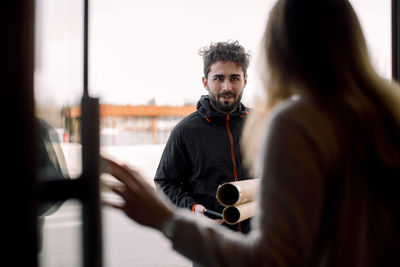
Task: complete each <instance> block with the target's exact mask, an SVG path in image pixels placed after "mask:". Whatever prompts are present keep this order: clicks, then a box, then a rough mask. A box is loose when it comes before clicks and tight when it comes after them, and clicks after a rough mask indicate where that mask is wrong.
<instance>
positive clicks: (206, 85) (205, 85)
mask: <svg viewBox="0 0 400 267" xmlns="http://www.w3.org/2000/svg"><path fill="white" fill-rule="evenodd" d="M201 80H202V82H203V86H204V88H206V90H207V91H208V81H207V79H206V77H204V76H203V77H202V78H201Z"/></svg>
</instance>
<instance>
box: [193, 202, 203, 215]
mask: <svg viewBox="0 0 400 267" xmlns="http://www.w3.org/2000/svg"><path fill="white" fill-rule="evenodd" d="M205 211H206V208H205V207H204V206H203V205H200V204H197V205H196V206H195V207H194V210H193V212H194V213H195V214H204V212H205Z"/></svg>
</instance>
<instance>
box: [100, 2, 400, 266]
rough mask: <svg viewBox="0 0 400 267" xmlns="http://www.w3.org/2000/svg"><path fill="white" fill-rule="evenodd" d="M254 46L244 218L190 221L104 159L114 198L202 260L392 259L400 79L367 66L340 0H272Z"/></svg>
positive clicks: (367, 262)
mask: <svg viewBox="0 0 400 267" xmlns="http://www.w3.org/2000/svg"><path fill="white" fill-rule="evenodd" d="M264 50H265V55H266V62H267V64H266V67H267V68H268V72H267V71H266V73H268V79H266V93H267V96H268V98H267V101H266V102H265V104H264V105H262V106H259V107H258V108H257V107H256V109H257V110H261V111H262V112H259V113H255V112H254V113H253V114H251V116H250V118H249V119H248V121H247V124H246V128H245V132H244V142H243V144H244V148H245V150H246V154H245V156H246V157H247V160H248V163H249V164H251V166H252V169H253V171H254V174H255V175H256V176H261V177H262V183H261V189H260V193H259V213H258V214H257V216H256V217H255V218H254V219H253V222H254V227H253V229H254V230H252V232H251V233H250V234H249V235H248V236H242V235H240V234H239V233H232V232H228V231H227V230H225V229H222V228H221V227H219V226H218V225H214V224H213V223H212V222H209V221H208V220H206V219H204V220H203V221H201V222H199V221H198V218H196V219H193V218H192V215H191V214H187V213H186V212H184V211H182V210H179V209H178V210H177V209H174V208H172V207H171V206H170V205H168V204H165V203H166V201H164V200H162V199H161V198H160V197H159V196H158V195H157V194H156V193H155V192H154V190H153V189H152V187H151V186H149V185H147V184H146V183H145V182H144V181H143V179H142V178H141V175H140V174H138V173H137V172H136V171H134V170H130V169H129V168H127V167H121V166H119V165H117V164H115V163H113V162H111V161H108V160H105V163H106V165H107V171H108V172H110V173H111V174H113V175H114V176H115V177H117V178H118V179H119V180H120V181H122V183H124V184H125V186H126V189H124V190H119V189H117V188H115V189H114V191H115V192H116V193H117V194H119V195H120V196H121V197H122V198H123V200H124V203H123V204H121V205H113V206H114V207H116V208H118V209H121V210H123V211H124V212H125V213H126V214H127V215H128V216H129V217H131V218H132V219H133V220H135V221H137V222H138V223H141V224H144V225H147V226H150V227H153V228H155V229H158V230H161V231H163V232H164V234H165V235H166V236H167V237H168V238H169V239H171V241H172V244H173V246H174V248H175V249H176V250H177V251H178V252H180V253H181V254H183V255H185V256H186V257H188V258H190V259H192V260H194V261H196V262H199V263H201V264H204V265H205V266H278V265H279V266H303V265H306V266H314V265H316V266H400V258H399V257H397V251H398V250H399V248H400V245H398V240H400V230H398V228H399V225H400V212H399V210H400V203H399V202H400V201H399V198H398V197H397V190H398V188H399V187H398V185H399V182H398V180H399V178H400V138H398V137H399V134H400V88H399V87H398V86H397V85H396V84H390V83H389V82H386V81H384V80H383V79H381V78H380V77H378V75H377V74H376V72H375V71H374V69H373V67H372V65H371V62H370V60H369V58H368V53H367V47H366V44H365V40H364V38H363V34H362V31H361V27H360V25H359V22H358V19H357V17H356V15H355V13H354V11H353V9H352V7H351V5H350V3H349V2H348V1H347V0H323V1H321V0H279V1H277V3H276V5H275V7H274V8H273V10H272V11H271V14H270V19H269V22H268V25H267V29H266V33H265V38H264ZM293 96H296V97H293Z"/></svg>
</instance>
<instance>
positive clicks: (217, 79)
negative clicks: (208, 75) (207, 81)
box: [215, 77, 223, 81]
mask: <svg viewBox="0 0 400 267" xmlns="http://www.w3.org/2000/svg"><path fill="white" fill-rule="evenodd" d="M222 79H223V78H222V77H215V80H216V81H222Z"/></svg>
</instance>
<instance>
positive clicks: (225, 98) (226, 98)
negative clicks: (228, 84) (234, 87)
mask: <svg viewBox="0 0 400 267" xmlns="http://www.w3.org/2000/svg"><path fill="white" fill-rule="evenodd" d="M219 97H220V98H223V99H224V100H229V99H232V98H234V97H235V96H234V95H233V94H221V95H220V96H219Z"/></svg>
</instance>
